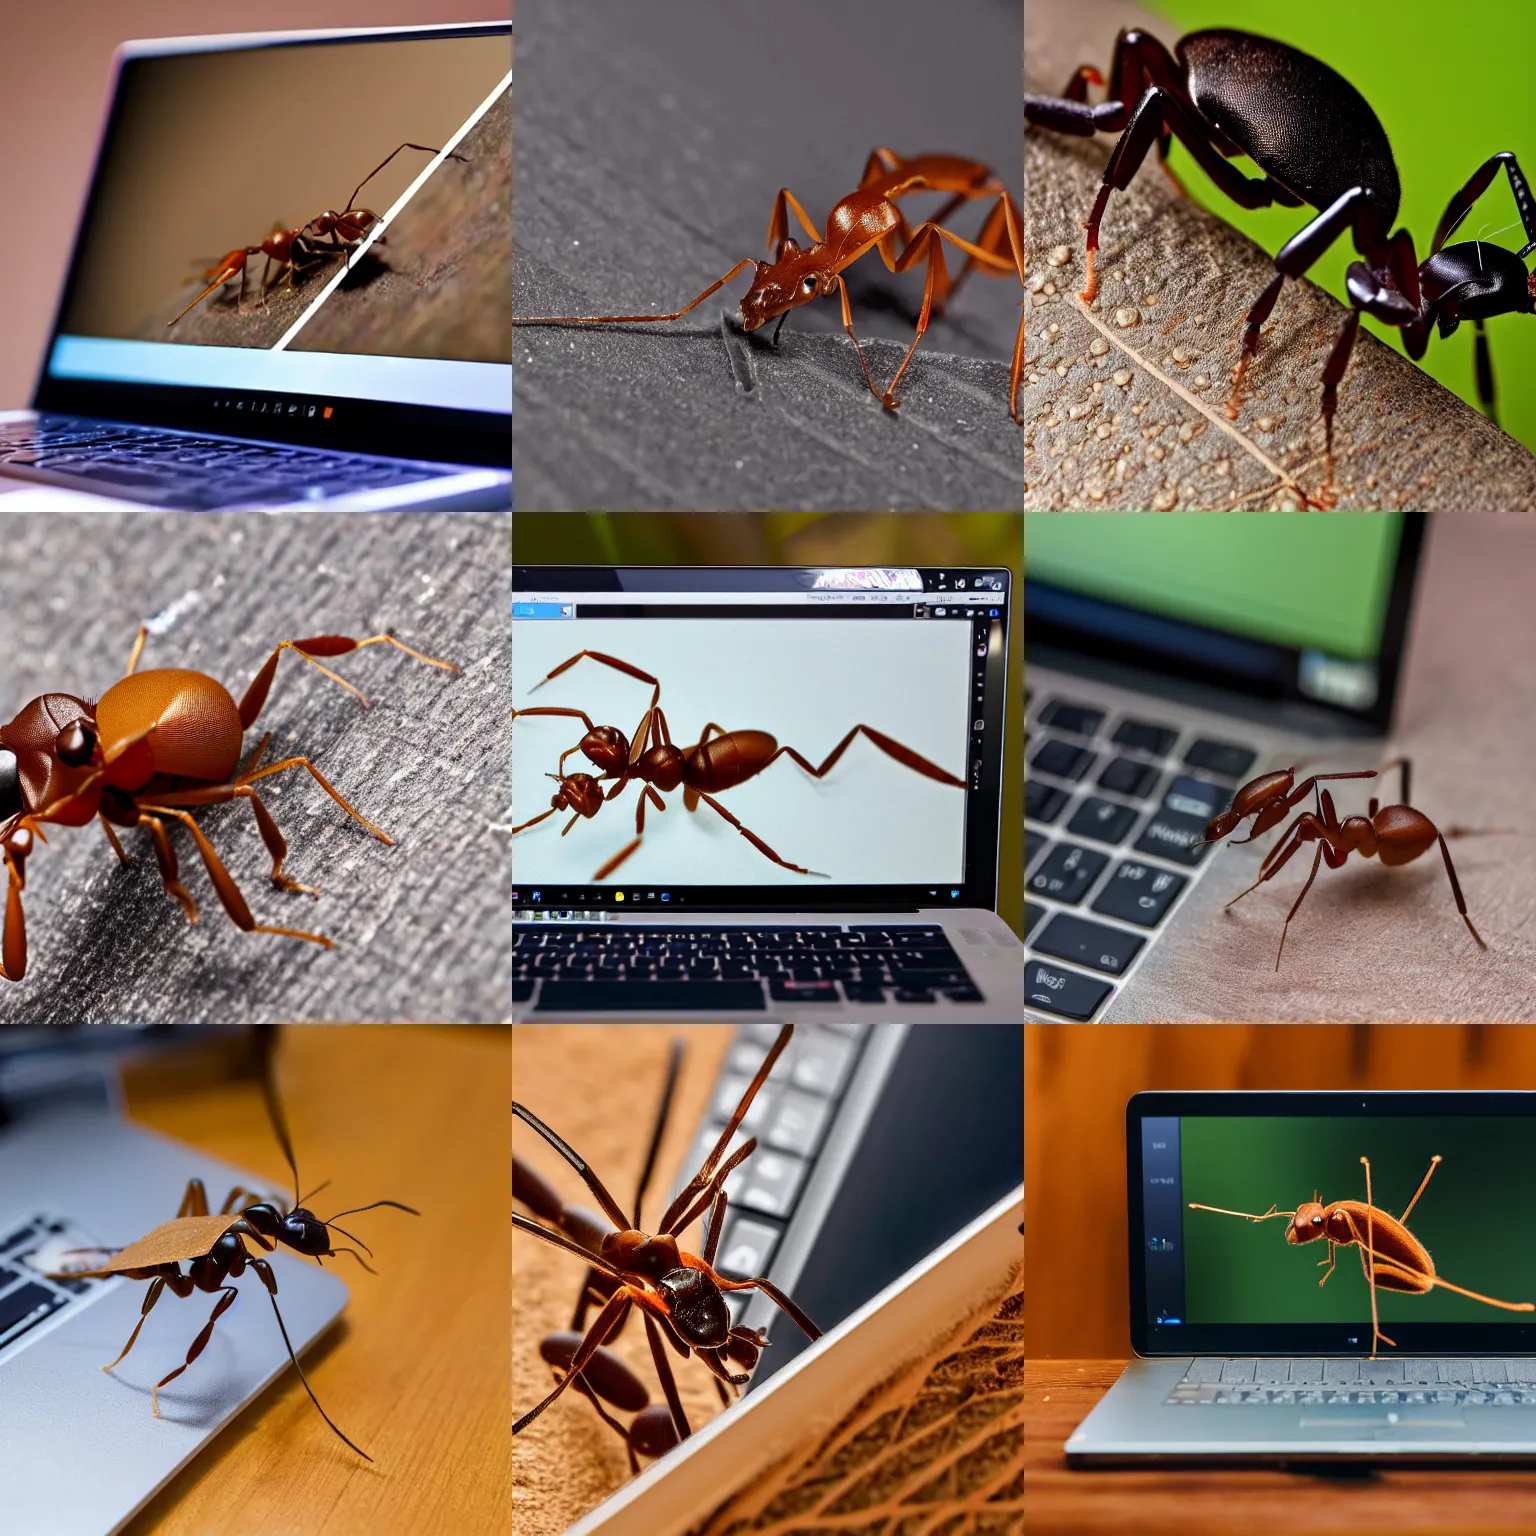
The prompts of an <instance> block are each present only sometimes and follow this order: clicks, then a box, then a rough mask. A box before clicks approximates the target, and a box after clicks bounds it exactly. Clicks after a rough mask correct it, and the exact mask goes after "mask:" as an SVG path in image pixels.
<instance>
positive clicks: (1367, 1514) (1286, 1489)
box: [1024, 1359, 1536, 1536]
mask: <svg viewBox="0 0 1536 1536" xmlns="http://www.w3.org/2000/svg"><path fill="white" fill-rule="evenodd" d="M1125 1365H1126V1362H1125V1360H1124V1359H1117V1360H1056V1361H1036V1360H1033V1359H1032V1360H1031V1361H1030V1362H1029V1365H1028V1367H1027V1369H1026V1371H1025V1375H1024V1387H1025V1394H1026V1401H1027V1407H1026V1410H1025V1421H1024V1488H1025V1498H1026V1499H1027V1500H1028V1502H1029V1532H1030V1536H1093V1533H1096V1532H1105V1533H1114V1536H1120V1533H1122V1532H1126V1531H1135V1532H1136V1533H1137V1536H1202V1533H1204V1532H1207V1531H1210V1532H1216V1531H1220V1532H1230V1531H1278V1530H1284V1531H1286V1532H1293V1533H1306V1536H1360V1532H1362V1531H1392V1532H1407V1531H1434V1532H1436V1533H1443V1536H1452V1533H1460V1536H1482V1533H1491V1532H1502V1531H1526V1530H1529V1529H1530V1526H1531V1508H1532V1499H1533V1497H1536V1474H1533V1473H1531V1472H1530V1471H1528V1470H1518V1469H1513V1468H1499V1467H1492V1466H1483V1467H1471V1466H1466V1467H1462V1468H1435V1469H1410V1468H1394V1467H1390V1466H1384V1465H1379V1466H1377V1467H1375V1468H1373V1469H1371V1470H1370V1471H1368V1472H1366V1471H1361V1470H1359V1469H1355V1470H1354V1471H1353V1472H1352V1473H1349V1474H1346V1473H1343V1472H1340V1473H1336V1474H1333V1475H1329V1474H1327V1473H1323V1472H1318V1471H1315V1470H1312V1471H1294V1472H1291V1471H1283V1470H1280V1469H1275V1470H1264V1469H1242V1470H1239V1469H1222V1468H1218V1467H1206V1468H1197V1469H1191V1468H1188V1467H1184V1468H1159V1467H1155V1466H1148V1467H1146V1468H1145V1469H1139V1468H1130V1469H1100V1470H1074V1469H1072V1468H1069V1467H1068V1466H1067V1462H1066V1457H1065V1455H1064V1454H1063V1453H1062V1445H1063V1444H1064V1443H1065V1441H1066V1438H1067V1436H1068V1435H1069V1434H1071V1433H1072V1431H1073V1430H1074V1429H1075V1428H1076V1427H1077V1426H1078V1425H1079V1424H1080V1423H1082V1421H1083V1420H1084V1419H1085V1418H1086V1417H1087V1416H1088V1414H1089V1412H1090V1410H1091V1409H1092V1408H1093V1406H1094V1405H1095V1404H1096V1403H1097V1402H1098V1401H1099V1399H1100V1398H1101V1397H1102V1396H1103V1395H1104V1393H1105V1392H1107V1391H1108V1390H1109V1388H1110V1387H1111V1386H1113V1385H1114V1383H1115V1381H1116V1380H1117V1379H1118V1378H1119V1375H1120V1373H1121V1371H1122V1370H1124V1369H1125Z"/></svg>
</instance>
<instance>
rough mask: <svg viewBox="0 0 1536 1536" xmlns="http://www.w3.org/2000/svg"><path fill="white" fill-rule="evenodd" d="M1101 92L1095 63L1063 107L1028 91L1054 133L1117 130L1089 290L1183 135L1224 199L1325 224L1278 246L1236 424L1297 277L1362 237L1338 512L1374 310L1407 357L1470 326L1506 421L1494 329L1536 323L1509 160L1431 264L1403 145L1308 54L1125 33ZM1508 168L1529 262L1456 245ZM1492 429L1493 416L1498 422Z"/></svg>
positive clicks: (1236, 38)
mask: <svg viewBox="0 0 1536 1536" xmlns="http://www.w3.org/2000/svg"><path fill="white" fill-rule="evenodd" d="M1090 84H1093V85H1104V84H1105V77H1104V76H1103V75H1101V74H1100V73H1099V71H1098V70H1097V69H1095V68H1093V67H1092V66H1091V65H1083V66H1081V67H1080V68H1079V69H1078V70H1077V71H1076V73H1075V74H1074V75H1073V76H1072V79H1071V80H1070V81H1069V82H1068V83H1067V86H1066V88H1065V90H1064V91H1063V92H1062V94H1061V96H1060V97H1051V96H1026V97H1025V98H1024V117H1025V120H1026V121H1027V122H1030V123H1034V124H1036V125H1037V126H1039V127H1042V128H1049V129H1052V130H1054V131H1055V132H1058V133H1070V134H1076V135H1079V136H1081V137H1084V138H1092V137H1093V135H1094V134H1095V133H1098V132H1101V131H1105V130H1107V131H1109V132H1118V133H1119V134H1120V137H1119V139H1118V140H1117V142H1116V144H1115V148H1114V151H1113V153H1112V154H1111V155H1110V157H1109V163H1108V165H1107V166H1106V167H1105V169H1104V180H1103V184H1102V185H1101V186H1100V188H1099V193H1098V197H1097V198H1096V199H1095V201H1094V205H1093V211H1092V213H1090V214H1089V216H1088V222H1087V224H1086V225H1085V226H1084V227H1085V228H1086V229H1087V232H1088V236H1087V262H1088V277H1087V286H1086V287H1085V288H1084V290H1083V292H1082V293H1081V295H1080V297H1081V298H1082V300H1083V301H1084V303H1092V302H1093V298H1094V295H1095V293H1096V292H1097V289H1098V281H1097V278H1096V277H1095V275H1094V270H1093V258H1094V253H1095V252H1096V251H1097V250H1098V246H1099V221H1100V220H1101V219H1102V218H1103V216H1104V211H1105V209H1106V207H1107V206H1108V204H1109V199H1110V195H1111V193H1113V192H1117V191H1124V190H1125V188H1126V187H1128V186H1129V185H1130V183H1131V178H1132V177H1133V176H1134V175H1135V174H1136V172H1137V170H1138V169H1139V168H1140V166H1141V163H1142V161H1143V160H1144V159H1145V158H1146V156H1147V153H1148V151H1149V150H1150V149H1151V148H1152V146H1153V145H1154V144H1155V145H1157V148H1158V152H1159V155H1160V156H1161V157H1163V158H1164V159H1166V156H1167V153H1168V148H1169V145H1170V143H1171V142H1172V139H1173V138H1175V137H1177V138H1178V140H1179V142H1180V143H1182V144H1183V145H1184V146H1185V148H1186V149H1188V151H1189V153H1190V154H1191V155H1192V156H1193V158H1194V160H1195V162H1196V163H1197V164H1198V165H1199V166H1200V168H1201V169H1202V170H1203V171H1205V173H1206V174H1207V175H1208V176H1209V177H1210V178H1211V180H1212V181H1214V182H1215V183H1216V185H1217V187H1218V188H1220V190H1221V191H1222V192H1223V193H1225V195H1226V196H1227V197H1229V198H1231V199H1232V201H1233V202H1235V203H1237V204H1238V205H1239V206H1240V207H1243V208H1267V207H1269V205H1270V204H1271V203H1278V204H1280V205H1282V206H1284V207H1287V208H1300V207H1302V206H1304V205H1307V204H1310V205H1311V206H1312V207H1313V208H1316V209H1317V210H1319V211H1318V213H1317V214H1316V216H1315V217H1313V218H1312V219H1311V221H1310V222H1309V223H1308V224H1307V225H1306V226H1305V227H1304V228H1303V229H1301V230H1300V231H1299V232H1298V233H1297V234H1295V235H1294V236H1292V238H1291V239H1290V240H1288V241H1287V242H1286V243H1285V245H1283V246H1282V247H1281V248H1280V252H1279V254H1278V255H1277V256H1276V257H1275V275H1274V277H1273V278H1272V279H1271V280H1270V283H1269V286H1268V287H1267V288H1265V290H1264V292H1263V293H1262V294H1260V295H1259V298H1258V300H1257V302H1256V303H1255V304H1254V305H1253V307H1252V308H1251V309H1250V310H1249V311H1248V315H1247V318H1246V321H1245V324H1244V327H1243V341H1242V353H1241V355H1240V357H1239V358H1238V363H1237V371H1236V374H1235V375H1234V377H1233V380H1232V393H1231V395H1230V397H1229V398H1228V400H1227V405H1226V413H1227V416H1228V417H1229V418H1231V419H1232V420H1234V421H1235V420H1236V419H1237V414H1238V394H1239V390H1240V388H1241V385H1242V381H1243V375H1244V374H1245V373H1246V372H1247V369H1248V365H1249V364H1250V362H1251V361H1252V360H1253V357H1254V355H1255V354H1256V353H1257V351H1258V346H1259V331H1260V328H1261V327H1262V326H1263V324H1264V322H1265V321H1266V320H1267V319H1268V318H1269V316H1270V313H1271V311H1272V310H1273V309H1274V307H1275V302H1276V300H1277V299H1278V298H1279V297H1280V289H1281V287H1282V286H1283V284H1284V282H1285V280H1286V278H1288V277H1292V278H1299V277H1301V276H1303V275H1304V274H1305V273H1306V272H1307V270H1308V269H1309V268H1310V267H1311V266H1312V265H1313V263H1314V262H1316V261H1317V260H1318V259H1319V258H1320V257H1321V256H1322V255H1323V253H1324V252H1325V251H1326V250H1327V249H1328V248H1329V247H1330V246H1331V245H1332V244H1333V243H1334V241H1336V240H1337V239H1339V237H1340V236H1342V235H1344V234H1346V233H1350V234H1352V235H1353V238H1354V244H1355V249H1356V251H1357V252H1359V254H1360V255H1361V256H1363V257H1364V258H1365V259H1364V260H1363V261H1356V262H1352V263H1351V264H1350V267H1349V271H1348V273H1347V275H1346V280H1345V281H1346V287H1347V289H1348V292H1349V302H1350V305H1351V309H1350V313H1349V317H1348V318H1347V319H1346V320H1345V322H1344V327H1343V329H1342V330H1341V331H1340V333H1339V337H1338V340H1337V341H1336V342H1335V343H1334V347H1333V351H1332V353H1331V354H1330V356H1329V358H1328V363H1327V366H1326V367H1325V368H1324V370H1323V396H1322V416H1323V423H1324V431H1325V435H1326V439H1327V454H1328V484H1327V485H1326V486H1325V487H1324V495H1323V498H1322V500H1323V504H1325V505H1327V504H1329V503H1328V500H1327V497H1328V493H1329V487H1331V484H1332V480H1333V417H1334V410H1335V407H1336V405H1337V401H1338V389H1339V384H1340V381H1341V380H1342V379H1343V377H1344V373H1345V370H1346V369H1347V368H1348V367H1349V358H1350V354H1351V352H1352V351H1353V350H1354V345H1355V338H1356V336H1357V335H1358V334H1359V330H1360V316H1361V314H1362V313H1364V314H1368V315H1370V316H1372V317H1373V318H1374V319H1376V320H1379V321H1381V322H1382V323H1383V324H1384V325H1391V326H1396V327H1398V328H1399V329H1401V330H1402V332H1403V346H1404V349H1405V350H1406V351H1407V353H1408V355H1409V356H1410V357H1411V358H1414V359H1415V360H1417V359H1418V358H1421V357H1423V356H1424V353H1425V352H1426V350H1427V349H1428V347H1429V338H1430V335H1431V333H1432V332H1433V331H1434V330H1435V328H1436V327H1437V326H1438V328H1439V331H1440V334H1441V335H1442V336H1449V335H1450V334H1451V332H1452V331H1454V330H1455V329H1456V328H1457V326H1458V325H1459V324H1460V323H1461V322H1462V321H1463V320H1470V321H1471V322H1472V323H1473V324H1474V325H1475V326H1476V327H1477V346H1476V368H1477V389H1478V396H1479V399H1480V400H1481V402H1482V404H1483V407H1484V409H1485V410H1486V411H1487V412H1488V414H1489V416H1490V417H1494V416H1495V412H1494V391H1493V368H1492V364H1491V362H1490V360H1489V356H1488V339H1487V336H1486V334H1485V332H1484V329H1483V325H1484V322H1485V321H1486V320H1488V319H1490V318H1491V317H1492V316H1494V315H1507V314H1532V313H1536V273H1527V271H1526V268H1525V258H1526V257H1527V256H1529V255H1530V253H1531V252H1532V251H1533V250H1536V199H1533V198H1532V196H1531V189H1530V186H1529V184H1528V182H1527V181H1526V178H1525V176H1524V174H1523V173H1522V172H1521V170H1520V166H1519V164H1518V163H1517V161H1516V159H1515V156H1514V154H1513V152H1511V151H1509V150H1502V151H1500V152H1499V153H1498V154H1495V155H1490V156H1489V157H1488V158H1487V159H1486V160H1485V161H1484V162H1483V163H1482V164H1481V165H1480V166H1479V167H1478V168H1477V170H1475V171H1474V172H1473V173H1472V175H1471V176H1470V177H1468V178H1467V181H1466V183H1465V185H1464V186H1463V187H1462V188H1461V189H1460V190H1459V191H1458V192H1456V193H1455V194H1454V195H1453V196H1452V198H1451V200H1450V202H1449V203H1448V204H1447V206H1446V210H1445V212H1444V214H1443V215H1442V216H1441V219H1440V223H1439V225H1438V226H1437V227H1436V229H1435V238H1434V241H1433V243H1432V245H1431V246H1430V251H1429V255H1428V256H1427V257H1426V258H1425V260H1424V261H1423V262H1422V263H1421V262H1420V261H1419V259H1418V256H1417V255H1416V253H1415V251H1414V248H1413V238H1412V236H1411V235H1410V234H1409V233H1408V231H1407V230H1406V229H1399V230H1398V231H1397V232H1396V234H1392V233H1391V230H1392V225H1393V224H1394V222H1395V221H1396V219H1397V215H1398V208H1399V203H1400V201H1401V197H1402V192H1401V187H1400V183H1399V180H1398V174H1397V164H1396V162H1395V161H1394V159H1393V157H1392V146H1391V144H1390V143H1389V142H1388V140H1387V134H1386V130H1385V129H1384V128H1383V127H1382V125H1381V120H1380V119H1379V118H1378V117H1377V116H1376V114H1375V112H1374V111H1373V110H1372V109H1371V105H1370V103H1369V102H1367V101H1366V99H1365V98H1364V97H1363V96H1362V95H1361V94H1360V93H1359V91H1357V90H1356V89H1355V88H1354V86H1352V85H1351V84H1350V83H1349V81H1347V80H1346V79H1345V78H1344V77H1343V76H1342V75H1340V74H1339V73H1338V72H1337V71H1336V70H1334V69H1331V68H1329V66H1328V65H1326V64H1324V63H1323V62H1322V60H1320V59H1316V58H1313V57H1312V55H1311V54H1307V53H1303V52H1302V51H1301V50H1300V49H1297V48H1292V47H1290V46H1288V45H1287V44H1285V43H1281V42H1277V41H1276V40H1275V39H1273V38H1269V37H1259V36H1256V35H1254V34H1253V33H1249V32H1238V31H1233V30H1229V29H1215V30H1211V31H1203V32H1192V33H1190V34H1189V35H1187V36H1185V37H1182V38H1180V39H1179V41H1178V42H1177V43H1176V44H1175V45H1174V49H1173V52H1172V53H1170V52H1169V50H1168V49H1167V47H1165V46H1164V45H1163V44H1162V43H1161V42H1159V41H1158V39H1157V38H1155V37H1153V36H1152V35H1151V34H1150V33H1147V32H1142V31H1139V30H1135V29H1131V30H1126V31H1122V32H1121V33H1120V35H1119V37H1118V38H1117V39H1116V41H1115V51H1114V58H1113V60H1112V62H1111V64H1110V67H1109V83H1108V87H1107V91H1108V94H1107V96H1106V99H1105V100H1104V101H1103V102H1101V103H1099V104H1098V105H1096V106H1095V105H1091V104H1090V103H1089V101H1088V87H1089V85H1090ZM1240 154H1241V155H1247V156H1248V157H1249V158H1250V159H1251V160H1252V161H1253V162H1254V164H1256V165H1257V166H1258V168H1259V169H1260V170H1261V171H1262V172H1263V173H1264V174H1263V177H1262V178H1261V179H1259V180H1256V181H1255V180H1252V179H1250V178H1249V177H1247V176H1244V175H1243V174H1242V172H1241V171H1239V170H1237V169H1235V168H1234V167H1233V166H1231V165H1230V164H1228V159H1229V158H1231V157H1233V156H1236V155H1240ZM1500 166H1502V167H1503V168H1504V170H1505V172H1506V173H1507V175H1508V177H1509V185H1510V190H1511V191H1512V192H1513V193H1514V196H1515V206H1516V208H1517V210H1518V211H1519V215H1520V221H1521V223H1522V225H1523V226H1524V228H1525V237H1526V242H1527V243H1526V245H1525V246H1524V247H1523V248H1522V249H1521V250H1520V252H1519V254H1518V255H1517V254H1515V253H1514V252H1512V251H1506V250H1504V249H1503V248H1502V247H1500V246H1496V245H1489V244H1487V243H1485V242H1483V241H1478V240H1473V241H1468V242H1465V243H1463V244H1459V245H1453V246H1449V247H1447V246H1446V244H1445V242H1446V241H1447V240H1448V239H1449V238H1450V236H1451V234H1452V233H1453V232H1454V231H1455V229H1456V227H1457V226H1458V225H1459V224H1460V223H1461V221H1462V220H1463V219H1464V218H1466V216H1467V214H1468V213H1469V212H1470V211H1471V209H1472V206H1473V204H1474V203H1476V201H1477V200H1478V198H1480V197H1481V196H1482V195H1483V193H1484V192H1486V191H1487V190H1488V188H1489V187H1490V186H1491V185H1492V183H1493V180H1494V177H1495V176H1497V175H1498V172H1499V168H1500ZM1495 419H1497V418H1496V417H1495Z"/></svg>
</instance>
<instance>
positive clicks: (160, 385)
mask: <svg viewBox="0 0 1536 1536" xmlns="http://www.w3.org/2000/svg"><path fill="white" fill-rule="evenodd" d="M508 33H509V28H508V27H507V26H505V25H503V26H501V27H499V28H498V27H482V28H472V29H464V30H452V29H448V30H443V29H439V30H437V31H417V32H408V33H407V32H397V33H394V34H382V35H374V36H365V37H359V36H357V35H351V36H342V35H337V36H326V35H325V34H297V35H295V36H292V37H286V38H284V37H265V38H263V37H254V38H213V39H206V40H188V39H180V40H170V41H166V42H157V43H134V44H129V45H128V46H127V47H126V48H125V49H124V51H123V53H122V54H121V56H120V58H119V69H118V74H117V79H116V84H115V91H114V95H113V100H112V107H111V111H110V115H109V117H108V120H107V124H106V128H105V131H104V134H103V139H102V147H101V154H100V158H99V160H98V163H97V167H96V174H95V178H94V182H93V185H92V188H91V194H90V199H89V202H88V204H87V207H86V211H85V216H84V219H83V221H82V224H81V228H80V231H79V234H78V239H77V244H76V249H75V254H74V261H73V265H72V269H71V272H70V276H69V281H68V284H67V287H66V290H65V293H64V297H63V302H62V304H61V307H60V312H59V316H58V320H57V323H56V328H55V334H54V337H53V341H52V344H51V346H50V349H49V354H48V357H47V359H46V363H45V370H44V377H43V380H42V383H41V385H40V386H39V392H38V397H37V403H38V405H39V406H40V407H41V408H43V409H69V410H80V411H85V412H89V413H91V414H96V415H107V414H111V415H114V416H116V417H119V418H121V419H128V420H146V421H153V422H165V423H167V424H175V425H188V426H191V425H196V426H200V427H203V428H217V429H218V430H220V431H223V432H227V433H234V434H238V435H253V436H261V437H264V438H281V439H292V440H296V441H304V442H312V443H319V444H323V445H326V446H336V447H348V448H355V447H379V448H384V449H387V450H388V451H393V452H397V453H399V452H404V453H412V452H415V453H426V452H428V451H429V450H430V451H432V456H433V457H438V458H446V457H449V456H450V453H449V452H447V451H444V450H445V449H452V448H454V447H456V446H457V444H456V443H454V441H453V440H452V439H453V437H454V436H462V435H465V434H472V432H473V429H474V426H475V424H476V423H477V422H478V423H480V424H481V425H482V426H484V427H485V430H487V431H488V432H491V433H492V434H493V435H494V432H495V431H497V430H499V434H500V438H501V458H502V459H503V460H505V458H506V453H507V442H506V437H507V416H508V413H509V412H510V410H511V395H512V322H511V298H510V296H511V292H512V286H511V261H512V244H511V211H510V199H511V110H512V103H511V97H512V60H511V46H510V37H509V35H508ZM491 423H498V424H499V427H492V426H491V425H490V424H491ZM402 424H405V425H412V424H414V428H415V429H416V430H417V431H418V432H419V434H420V440H419V441H417V442H415V443H409V442H403V441H401V439H400V438H399V436H398V435H395V436H394V437H393V440H391V427H392V426H394V427H399V426H400V425H402ZM434 424H435V425H437V426H438V427H440V428H441V429H442V430H443V431H445V432H448V433H450V434H451V436H450V439H449V440H448V442H447V443H442V442H436V443H432V442H429V432H430V430H431V428H432V427H433V425H434Z"/></svg>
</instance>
